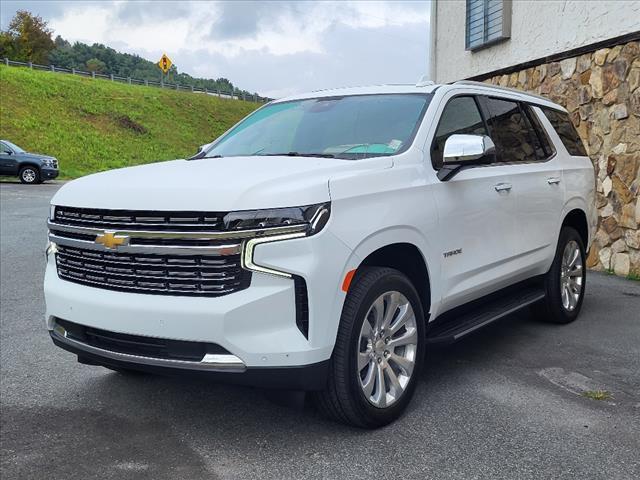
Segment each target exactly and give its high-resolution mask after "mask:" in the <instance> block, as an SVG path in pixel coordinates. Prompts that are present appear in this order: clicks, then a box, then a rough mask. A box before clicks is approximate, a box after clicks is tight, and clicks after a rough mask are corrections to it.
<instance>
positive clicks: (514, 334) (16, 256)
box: [0, 183, 640, 480]
mask: <svg viewBox="0 0 640 480" xmlns="http://www.w3.org/2000/svg"><path fill="white" fill-rule="evenodd" d="M58 187H59V184H44V185H38V186H22V185H20V184H13V183H1V184H0V250H1V265H0V267H1V268H0V273H1V275H0V284H1V292H0V308H1V312H0V353H1V357H0V407H1V409H0V414H1V422H0V428H1V431H0V450H1V463H0V468H1V470H0V476H1V477H2V478H3V479H22V478H28V479H42V478H48V479H88V478H100V479H138V478H149V479H154V480H155V479H158V480H160V479H189V480H195V479H200V478H207V479H243V480H244V479H249V478H253V479H262V478H267V479H303V478H314V479H348V478H362V479H365V478H366V479H400V478H402V479H427V478H434V479H449V478H452V479H475V478H478V479H480V478H482V479H484V478H487V479H488V478H491V479H497V478H504V479H528V478H531V479H543V478H544V479H547V478H548V479H562V478H589V479H600V478H602V479H604V478H606V479H634V478H635V479H637V478H640V283H639V282H633V281H629V280H625V279H621V278H617V277H614V276H610V275H604V274H596V273H590V274H589V277H588V281H587V294H586V298H585V301H584V306H583V310H582V314H581V316H580V318H579V319H578V320H577V321H576V322H574V323H573V324H570V325H566V326H555V325H546V324H542V323H538V322H536V321H535V319H533V318H532V317H531V315H530V313H529V312H528V311H525V312H523V313H519V314H517V315H512V316H511V317H508V318H506V319H505V320H504V321H501V322H499V323H498V324H496V325H493V326H490V327H489V328H486V329H484V330H482V331H480V332H478V333H477V334H475V335H473V336H471V337H470V338H468V339H466V340H463V341H462V342H460V343H458V344H456V345H453V346H450V347H446V348H439V349H437V350H432V351H430V352H429V354H428V358H427V364H426V368H425V371H424V373H423V376H422V378H420V383H419V385H418V388H417V391H416V395H415V397H414V399H413V402H412V403H411V405H410V408H409V409H408V411H407V413H406V414H405V415H404V417H403V418H402V419H400V420H399V421H398V422H396V423H394V424H392V425H390V426H388V427H385V428H382V429H380V430H377V431H363V430H358V429H353V428H349V427H345V426H343V425H340V424H337V423H333V422H331V421H328V420H325V419H324V418H323V417H321V416H320V415H319V414H318V413H317V412H316V411H315V410H314V409H313V408H312V407H310V406H305V407H304V408H301V407H298V408H296V407H293V406H285V405H282V404H281V403H278V402H274V401H273V399H271V398H268V397H267V396H266V395H265V394H264V392H263V391H261V390H258V389H252V388H244V387H234V386H226V385H218V384H215V383H210V382H203V381H198V380H188V379H180V378H164V377H155V376H134V377H131V376H124V375H121V374H119V373H115V372H111V371H109V370H106V369H104V368H101V367H93V366H86V365H81V364H78V363H77V362H76V359H75V357H74V356H73V355H71V354H70V353H67V352H65V351H63V350H60V349H58V348H56V347H54V345H53V344H52V342H51V340H50V339H49V335H48V334H47V332H46V330H45V326H44V299H43V294H42V278H43V272H44V247H45V242H46V217H47V213H48V205H49V199H50V198H51V196H52V195H53V194H54V193H55V191H56V189H57V188H58ZM599 390H600V391H605V392H607V393H606V394H604V395H603V396H604V397H605V398H604V399H602V400H595V399H592V398H589V395H592V392H595V391H599Z"/></svg>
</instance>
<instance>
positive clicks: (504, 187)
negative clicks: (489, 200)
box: [493, 183, 511, 192]
mask: <svg viewBox="0 0 640 480" xmlns="http://www.w3.org/2000/svg"><path fill="white" fill-rule="evenodd" d="M493 188H495V189H496V192H508V191H510V190H511V184H510V183H499V184H497V185H495V186H494V187H493Z"/></svg>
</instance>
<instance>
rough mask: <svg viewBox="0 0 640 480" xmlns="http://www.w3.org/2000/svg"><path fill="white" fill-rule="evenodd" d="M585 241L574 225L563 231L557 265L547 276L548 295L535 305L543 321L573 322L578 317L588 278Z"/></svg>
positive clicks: (536, 312) (552, 267)
mask: <svg viewBox="0 0 640 480" xmlns="http://www.w3.org/2000/svg"><path fill="white" fill-rule="evenodd" d="M585 267H586V254H585V247H584V243H583V242H582V238H581V237H580V235H579V234H578V232H577V231H576V230H575V229H574V228H571V227H564V228H563V229H562V230H561V231H560V238H559V240H558V247H557V249H556V255H555V258H554V260H553V264H552V265H551V268H550V269H549V272H548V273H547V274H546V276H545V280H544V288H545V294H546V296H545V298H544V300H542V301H541V302H540V303H539V304H537V305H535V306H534V313H535V315H536V317H537V318H539V319H540V320H543V321H546V322H551V323H570V322H573V321H574V320H575V319H576V318H578V314H579V313H580V309H581V308H582V301H583V299H584V290H585V286H586V281H587V277H586V275H587V272H586V268H585Z"/></svg>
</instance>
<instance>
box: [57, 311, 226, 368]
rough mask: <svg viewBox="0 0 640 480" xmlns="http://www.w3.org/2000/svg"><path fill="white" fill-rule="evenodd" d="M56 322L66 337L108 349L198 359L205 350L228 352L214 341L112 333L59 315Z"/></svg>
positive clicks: (146, 354) (170, 357)
mask: <svg viewBox="0 0 640 480" xmlns="http://www.w3.org/2000/svg"><path fill="white" fill-rule="evenodd" d="M56 323H57V324H58V325H60V326H61V327H63V328H64V329H65V330H66V332H67V334H66V335H67V338H70V339H72V340H76V341H78V342H82V343H84V344H86V345H91V346H92V347H96V348H101V349H103V350H109V351H111V352H118V353H125V354H128V355H136V356H141V357H152V358H165V359H171V360H186V361H201V360H202V358H203V357H204V356H205V355H206V354H217V355H229V354H230V353H229V351H228V350H226V349H224V348H223V347H221V346H220V345H217V344H215V343H205V342H189V341H182V340H168V339H165V338H155V337H143V336H139V335H129V334H124V333H116V332H110V331H108V330H101V329H98V328H93V327H85V326H84V325H80V324H77V323H73V322H69V321H67V320H62V319H59V318H58V319H56Z"/></svg>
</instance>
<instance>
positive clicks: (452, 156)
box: [438, 134, 496, 181]
mask: <svg viewBox="0 0 640 480" xmlns="http://www.w3.org/2000/svg"><path fill="white" fill-rule="evenodd" d="M495 161H496V146H495V144H494V143H493V140H491V138H490V137H488V136H487V135H461V134H456V135H451V136H450V137H449V138H447V141H446V142H445V144H444V152H443V155H442V162H443V164H444V166H443V167H442V168H441V169H440V170H439V171H438V178H439V179H440V180H442V181H446V180H449V179H450V178H452V177H453V176H454V175H455V174H456V173H458V172H459V171H460V170H461V169H462V168H464V167H467V166H470V165H481V164H486V163H493V162H495Z"/></svg>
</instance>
